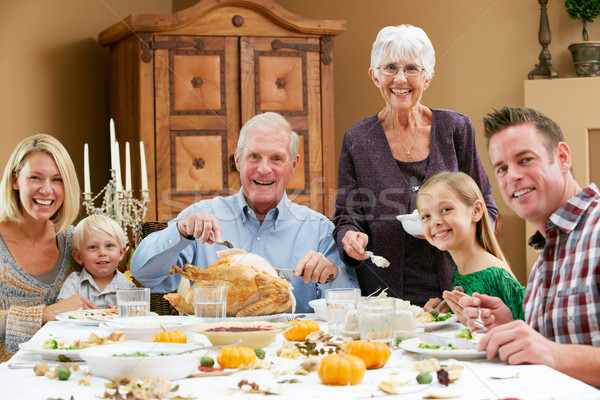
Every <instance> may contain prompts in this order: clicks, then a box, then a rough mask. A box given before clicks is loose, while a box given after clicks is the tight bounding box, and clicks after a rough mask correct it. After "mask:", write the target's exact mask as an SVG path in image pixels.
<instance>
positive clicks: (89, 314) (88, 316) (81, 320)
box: [55, 310, 158, 325]
mask: <svg viewBox="0 0 600 400" xmlns="http://www.w3.org/2000/svg"><path fill="white" fill-rule="evenodd" d="M102 311H105V310H77V311H67V312H64V313H60V314H56V316H55V317H56V319H57V320H59V321H67V322H72V323H74V324H77V325H98V324H99V323H100V322H102V321H112V320H117V319H119V315H118V314H115V317H114V318H104V319H102V317H100V316H99V315H95V314H99V313H101V312H102ZM150 315H151V316H154V315H158V314H157V313H155V312H151V313H150Z"/></svg>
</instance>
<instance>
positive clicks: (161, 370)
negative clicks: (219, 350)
mask: <svg viewBox="0 0 600 400" xmlns="http://www.w3.org/2000/svg"><path fill="white" fill-rule="evenodd" d="M197 347H198V346H197V345H193V344H182V343H148V342H128V343H122V344H109V345H106V346H97V347H88V348H87V349H83V350H81V351H80V352H79V356H80V357H81V358H82V359H83V360H85V362H86V363H87V365H88V368H89V371H90V373H91V374H92V375H96V376H100V377H102V378H106V379H110V380H113V379H114V377H115V375H117V374H121V375H123V376H125V377H127V378H129V379H149V378H162V379H167V380H173V379H183V378H185V377H187V376H189V375H190V374H192V373H194V372H195V371H196V369H197V368H198V365H199V364H200V358H201V357H202V356H203V355H204V354H205V353H206V352H205V351H202V350H200V351H194V352H191V353H183V354H176V353H179V352H182V351H186V350H191V349H195V348H197ZM136 354H144V355H146V356H141V355H140V356H136Z"/></svg>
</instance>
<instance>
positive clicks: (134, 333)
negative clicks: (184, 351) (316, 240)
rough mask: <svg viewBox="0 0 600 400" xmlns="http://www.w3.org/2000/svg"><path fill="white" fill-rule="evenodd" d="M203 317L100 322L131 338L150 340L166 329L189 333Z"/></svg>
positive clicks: (140, 318) (107, 327)
mask: <svg viewBox="0 0 600 400" xmlns="http://www.w3.org/2000/svg"><path fill="white" fill-rule="evenodd" d="M201 322H202V319H200V318H197V317H194V316H193V315H157V316H148V317H131V318H119V319H113V320H109V321H102V322H100V328H102V329H104V330H107V331H113V332H116V331H121V332H123V333H125V335H127V337H128V338H129V339H130V340H140V341H146V342H149V341H150V340H151V339H152V336H153V335H155V334H157V333H160V332H163V328H164V330H165V331H181V332H183V333H184V334H185V335H189V333H190V329H191V328H192V327H193V326H195V325H197V324H199V323H201Z"/></svg>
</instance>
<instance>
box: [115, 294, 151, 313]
mask: <svg viewBox="0 0 600 400" xmlns="http://www.w3.org/2000/svg"><path fill="white" fill-rule="evenodd" d="M117 309H118V312H119V317H121V318H123V317H145V316H146V315H148V314H150V289H148V288H133V289H117Z"/></svg>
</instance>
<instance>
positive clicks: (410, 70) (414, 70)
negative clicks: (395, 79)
mask: <svg viewBox="0 0 600 400" xmlns="http://www.w3.org/2000/svg"><path fill="white" fill-rule="evenodd" d="M377 69H378V70H379V72H381V73H382V74H383V75H387V76H394V75H396V74H397V73H398V71H400V70H402V72H404V75H406V76H419V75H421V74H422V73H423V71H425V68H423V67H420V66H418V65H412V64H408V65H405V66H403V67H400V66H398V65H396V64H387V65H380V66H379V67H377Z"/></svg>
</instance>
